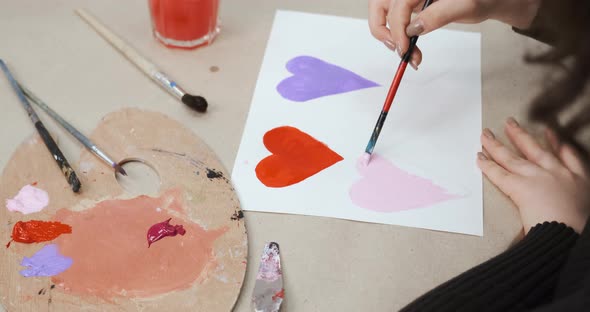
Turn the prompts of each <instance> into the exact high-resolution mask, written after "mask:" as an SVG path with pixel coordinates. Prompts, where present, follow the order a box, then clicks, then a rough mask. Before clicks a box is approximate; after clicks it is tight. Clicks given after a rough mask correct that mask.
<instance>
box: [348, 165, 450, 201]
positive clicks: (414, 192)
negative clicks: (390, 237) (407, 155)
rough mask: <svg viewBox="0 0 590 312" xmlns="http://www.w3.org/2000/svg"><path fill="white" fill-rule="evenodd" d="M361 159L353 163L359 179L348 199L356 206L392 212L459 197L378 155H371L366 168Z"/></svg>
mask: <svg viewBox="0 0 590 312" xmlns="http://www.w3.org/2000/svg"><path fill="white" fill-rule="evenodd" d="M365 160H366V159H365V157H361V158H360V159H359V161H358V162H357V170H358V171H359V173H360V174H361V175H362V176H363V177H362V178H361V179H360V180H358V181H357V182H355V183H354V184H353V185H352V187H351V189H350V199H351V200H352V202H353V203H354V204H355V205H357V206H359V207H362V208H365V209H368V210H373V211H377V212H395V211H402V210H410V209H416V208H422V207H427V206H430V205H433V204H436V203H439V202H443V201H447V200H451V199H456V198H459V196H457V195H453V194H449V193H448V192H447V191H446V190H445V189H443V188H441V187H439V186H437V185H435V184H434V183H432V182H431V181H429V180H427V179H424V178H421V177H418V176H415V175H412V174H410V173H408V172H405V171H403V170H401V169H400V168H398V167H396V166H395V165H393V164H392V163H391V162H390V161H388V160H387V159H385V158H382V157H380V156H379V155H375V154H373V155H372V157H371V162H370V163H368V165H367V164H366V162H365Z"/></svg>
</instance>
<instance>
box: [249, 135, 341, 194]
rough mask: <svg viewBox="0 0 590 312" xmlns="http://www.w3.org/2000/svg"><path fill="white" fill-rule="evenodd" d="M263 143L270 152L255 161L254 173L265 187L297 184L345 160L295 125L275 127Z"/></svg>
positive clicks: (265, 136)
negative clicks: (256, 162)
mask: <svg viewBox="0 0 590 312" xmlns="http://www.w3.org/2000/svg"><path fill="white" fill-rule="evenodd" d="M263 142H264V146H266V148H267V149H268V151H270V152H271V153H272V155H270V156H268V157H266V158H264V159H263V160H261V161H260V162H259V163H258V165H257V166H256V176H257V177H258V180H260V182H262V183H263V184H264V185H266V186H268V187H285V186H289V185H293V184H295V183H299V182H301V181H303V180H305V179H307V178H309V177H311V176H313V175H315V174H316V173H318V172H320V171H322V170H324V169H326V168H328V167H330V166H332V165H334V164H335V163H337V162H339V161H341V160H343V159H344V158H342V156H340V155H338V154H337V153H336V152H334V151H333V150H331V149H330V148H329V147H328V146H327V145H326V144H324V143H322V142H320V141H318V140H316V139H314V138H313V137H312V136H310V135H309V134H307V133H305V132H303V131H301V130H299V129H297V128H294V127H288V126H284V127H278V128H274V129H272V130H270V131H268V132H267V133H266V134H265V135H264V138H263Z"/></svg>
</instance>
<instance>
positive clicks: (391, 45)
mask: <svg viewBox="0 0 590 312" xmlns="http://www.w3.org/2000/svg"><path fill="white" fill-rule="evenodd" d="M383 44H384V45H385V46H386V47H387V48H388V49H389V50H391V51H394V52H395V44H394V43H393V42H391V41H389V40H385V41H383Z"/></svg>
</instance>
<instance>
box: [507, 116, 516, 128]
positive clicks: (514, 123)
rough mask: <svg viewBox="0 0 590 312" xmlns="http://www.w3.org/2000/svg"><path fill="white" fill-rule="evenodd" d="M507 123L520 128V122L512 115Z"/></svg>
mask: <svg viewBox="0 0 590 312" xmlns="http://www.w3.org/2000/svg"><path fill="white" fill-rule="evenodd" d="M507 123H508V125H509V126H510V127H514V128H518V122H517V121H516V119H514V118H512V117H510V118H508V120H507Z"/></svg>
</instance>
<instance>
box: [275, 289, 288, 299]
mask: <svg viewBox="0 0 590 312" xmlns="http://www.w3.org/2000/svg"><path fill="white" fill-rule="evenodd" d="M278 298H281V299H285V289H284V288H283V289H281V291H279V292H277V293H276V294H275V295H274V296H272V301H276V300H277V299H278Z"/></svg>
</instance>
